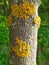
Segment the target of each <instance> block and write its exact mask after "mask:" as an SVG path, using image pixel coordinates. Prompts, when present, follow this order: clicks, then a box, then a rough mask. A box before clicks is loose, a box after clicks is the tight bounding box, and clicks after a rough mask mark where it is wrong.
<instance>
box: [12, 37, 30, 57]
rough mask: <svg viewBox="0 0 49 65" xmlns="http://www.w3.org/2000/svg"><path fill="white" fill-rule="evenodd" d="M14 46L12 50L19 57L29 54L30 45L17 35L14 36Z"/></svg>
mask: <svg viewBox="0 0 49 65" xmlns="http://www.w3.org/2000/svg"><path fill="white" fill-rule="evenodd" d="M16 44H18V45H16V46H14V47H13V48H12V50H13V51H14V52H15V53H16V54H17V55H18V56H20V57H28V56H29V55H30V45H29V44H28V43H26V42H24V41H22V40H20V39H19V38H18V37H16Z"/></svg>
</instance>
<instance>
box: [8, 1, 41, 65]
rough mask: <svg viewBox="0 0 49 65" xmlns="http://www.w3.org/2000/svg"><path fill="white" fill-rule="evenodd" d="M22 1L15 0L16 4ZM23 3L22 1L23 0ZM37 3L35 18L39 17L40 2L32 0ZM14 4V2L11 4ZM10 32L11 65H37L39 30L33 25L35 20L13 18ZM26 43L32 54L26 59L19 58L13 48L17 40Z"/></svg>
mask: <svg viewBox="0 0 49 65" xmlns="http://www.w3.org/2000/svg"><path fill="white" fill-rule="evenodd" d="M17 1H19V2H20V0H14V3H16V2H17ZM21 1H22V0H21ZM31 1H33V2H34V3H35V8H36V9H37V11H36V13H35V14H34V17H35V16H37V15H38V6H39V5H40V0H31ZM11 3H13V2H11ZM9 30H10V31H9V32H10V63H9V65H36V52H37V32H38V29H37V27H36V25H35V24H34V23H33V18H28V19H21V18H19V19H16V18H15V17H14V16H12V25H11V26H10V27H9ZM16 37H19V39H21V40H23V41H26V42H27V43H28V44H30V47H31V49H30V51H31V54H30V55H29V56H28V57H27V58H25V57H19V56H18V55H16V54H15V53H14V52H13V51H12V48H13V47H14V46H15V43H16V42H15V38H16Z"/></svg>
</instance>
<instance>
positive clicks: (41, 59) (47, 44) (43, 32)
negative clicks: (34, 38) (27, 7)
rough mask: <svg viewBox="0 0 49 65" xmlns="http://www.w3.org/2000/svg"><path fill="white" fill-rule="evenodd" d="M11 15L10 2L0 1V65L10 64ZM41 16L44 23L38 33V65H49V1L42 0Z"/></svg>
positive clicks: (6, 0)
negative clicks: (9, 22) (9, 19)
mask: <svg viewBox="0 0 49 65" xmlns="http://www.w3.org/2000/svg"><path fill="white" fill-rule="evenodd" d="M9 14H10V8H9V3H8V0H0V65H8V63H9V60H8V59H9V56H8V55H9V29H8V21H7V16H8V15H9ZM39 16H40V17H41V20H42V21H41V26H40V29H39V32H38V50H37V65H49V0H41V5H40V7H39Z"/></svg>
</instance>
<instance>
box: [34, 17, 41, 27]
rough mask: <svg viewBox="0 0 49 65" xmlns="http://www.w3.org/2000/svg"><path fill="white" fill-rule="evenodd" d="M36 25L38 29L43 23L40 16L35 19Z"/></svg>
mask: <svg viewBox="0 0 49 65" xmlns="http://www.w3.org/2000/svg"><path fill="white" fill-rule="evenodd" d="M34 23H35V24H36V25H37V27H38V28H39V27H40V23H41V18H40V17H39V16H36V17H35V19H34Z"/></svg>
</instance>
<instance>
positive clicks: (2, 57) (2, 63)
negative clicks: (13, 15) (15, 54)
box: [0, 16, 9, 65]
mask: <svg viewBox="0 0 49 65" xmlns="http://www.w3.org/2000/svg"><path fill="white" fill-rule="evenodd" d="M8 42H9V31H8V26H7V19H6V17H3V16H0V65H8Z"/></svg>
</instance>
